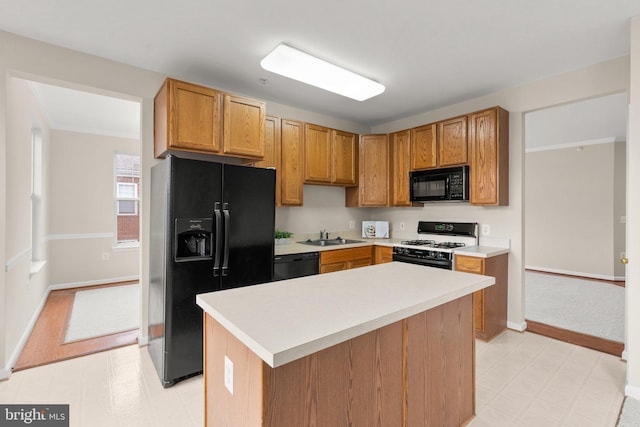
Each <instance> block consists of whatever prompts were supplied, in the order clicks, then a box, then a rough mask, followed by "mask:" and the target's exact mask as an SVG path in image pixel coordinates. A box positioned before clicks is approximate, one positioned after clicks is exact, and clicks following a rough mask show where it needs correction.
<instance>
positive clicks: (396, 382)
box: [204, 295, 475, 427]
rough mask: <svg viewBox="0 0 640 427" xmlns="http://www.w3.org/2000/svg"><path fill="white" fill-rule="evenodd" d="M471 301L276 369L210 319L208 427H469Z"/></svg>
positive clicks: (206, 320)
mask: <svg viewBox="0 0 640 427" xmlns="http://www.w3.org/2000/svg"><path fill="white" fill-rule="evenodd" d="M471 305H472V296H471V295H467V296H464V297H462V298H459V299H456V300H453V301H451V302H449V303H446V304H443V305H440V306H438V307H434V308H432V309H430V310H428V311H426V312H422V313H419V314H417V315H415V316H412V317H409V318H407V319H404V320H400V321H397V322H395V323H392V324H390V325H387V326H384V327H381V328H379V329H376V330H373V331H371V332H368V333H365V334H363V335H360V336H358V337H355V338H353V339H349V340H347V341H344V342H342V343H340V344H336V345H334V346H331V347H329V348H326V349H324V350H320V351H318V352H316V353H312V354H310V355H308V356H305V357H302V358H300V359H297V360H294V361H292V362H289V363H287V364H285V365H282V366H279V367H276V368H272V367H271V366H269V365H267V364H266V363H265V362H264V361H263V360H262V359H260V358H259V357H258V356H257V355H256V354H255V353H253V352H252V351H251V350H250V349H249V348H248V347H246V346H245V345H244V344H242V343H241V342H240V341H239V340H238V339H237V338H235V337H234V336H233V335H232V334H231V333H229V332H228V331H227V330H226V329H225V328H224V327H223V326H222V325H220V324H219V323H218V322H216V321H215V320H214V319H213V318H212V317H210V316H209V315H207V314H205V316H204V381H205V426H207V427H213V426H216V427H218V426H244V427H283V426H331V427H343V426H344V427H347V426H394V427H395V426H407V427H424V426H462V425H465V424H466V423H468V422H469V421H470V420H471V418H473V414H474V411H475V403H474V395H475V393H474V377H475V362H474V357H475V354H474V353H475V347H474V346H475V341H474V339H473V327H472V319H471ZM292 321H295V319H292ZM225 357H226V358H228V359H229V360H230V361H231V362H232V363H233V393H231V392H229V390H227V388H226V387H225V385H224V384H225V382H224V378H225V374H224V371H225Z"/></svg>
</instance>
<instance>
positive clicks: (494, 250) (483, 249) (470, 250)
mask: <svg viewBox="0 0 640 427" xmlns="http://www.w3.org/2000/svg"><path fill="white" fill-rule="evenodd" d="M403 240H406V239H362V242H360V243H350V244H345V245H335V246H311V245H305V244H302V243H298V242H294V243H291V244H288V245H276V246H275V247H274V248H275V255H289V254H297V253H305V252H320V251H332V250H336V249H347V248H357V247H360V246H373V245H375V246H387V247H392V246H393V245H394V244H399V243H400V242H402V241H403ZM509 252H510V249H509V248H502V247H495V246H483V245H480V246H465V247H462V248H457V249H454V250H453V253H454V254H459V255H467V256H475V257H479V258H490V257H494V256H497V255H502V254H506V253H509Z"/></svg>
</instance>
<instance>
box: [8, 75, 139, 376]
mask: <svg viewBox="0 0 640 427" xmlns="http://www.w3.org/2000/svg"><path fill="white" fill-rule="evenodd" d="M7 81H8V85H7V87H8V95H9V96H8V100H9V101H8V104H9V105H8V109H10V110H11V113H12V114H13V115H14V117H16V118H17V120H13V121H12V122H11V123H9V124H8V126H11V127H13V128H12V129H10V130H9V129H8V130H9V131H10V132H11V133H12V134H13V135H18V134H21V133H24V132H27V131H31V132H33V130H36V134H37V135H38V141H39V144H38V145H37V147H38V151H37V152H36V150H35V149H32V157H33V158H34V159H36V160H37V161H32V165H36V166H37V170H34V171H32V174H31V176H32V177H34V176H40V177H42V179H40V180H37V181H36V180H35V179H33V178H31V179H32V185H31V188H32V196H31V199H32V200H37V202H38V203H37V205H36V208H37V209H34V208H32V209H31V210H32V215H31V217H32V223H33V224H35V225H33V226H32V227H31V241H32V242H33V243H32V245H31V246H32V247H33V250H32V251H31V252H32V272H31V275H30V277H29V288H30V293H31V294H30V295H28V298H29V301H13V302H12V303H15V304H18V305H20V304H23V305H25V306H30V305H31V306H32V305H33V303H34V301H38V300H41V301H42V300H45V299H46V301H45V302H44V303H41V304H42V309H41V310H40V314H39V319H37V320H36V321H35V322H34V327H33V329H32V331H31V336H30V337H29V338H28V339H27V340H26V342H25V345H24V347H23V351H22V354H21V356H20V357H18V361H17V364H16V366H15V369H25V368H27V367H31V366H37V365H40V364H44V363H50V362H52V361H56V360H63V359H68V358H71V357H75V356H80V355H85V354H89V353H92V352H96V351H102V350H104V349H107V348H113V347H117V346H121V345H125V344H133V343H135V342H136V341H137V337H138V328H139V323H140V314H139V310H140V302H139V295H140V286H139V285H138V280H139V276H140V272H139V269H140V262H139V260H140V216H139V213H140V189H141V188H142V186H141V174H140V154H141V147H140V139H141V138H140V116H141V103H140V102H139V101H137V100H133V99H130V98H128V97H127V96H125V95H118V94H111V93H109V94H106V93H105V92H104V91H100V90H98V89H95V90H93V89H86V88H82V90H78V89H75V88H72V87H73V85H66V84H58V83H56V84H48V83H43V82H40V81H35V80H25V79H22V78H18V77H10V78H9V79H8V80H7ZM29 127H31V129H28V128H29ZM33 146H34V147H35V146H36V145H33ZM32 169H34V167H33V166H32ZM36 172H37V173H36ZM14 179H15V181H14V182H15V183H16V184H15V185H16V186H20V188H21V187H22V184H20V183H19V182H20V180H21V179H29V178H27V177H26V176H25V177H22V176H20V177H18V176H16V177H13V176H12V177H11V180H14ZM11 180H10V181H11ZM35 189H37V194H36V192H35ZM16 191H17V190H16ZM33 194H36V195H37V197H33ZM32 204H33V203H32ZM36 214H37V215H36ZM36 249H37V250H36ZM34 265H35V266H37V269H33V266H34ZM16 298H22V296H16ZM25 299H26V297H25ZM105 310H106V311H107V313H104V312H105ZM109 310H110V311H112V312H114V311H116V312H117V311H118V310H119V311H120V312H119V313H116V314H113V313H108V311H109ZM109 315H113V316H115V317H112V320H109V319H110V318H109V317H108V316H109ZM82 316H85V317H82ZM103 316H107V317H103ZM78 319H79V320H78ZM113 319H115V320H113ZM131 319H134V320H133V321H132V320H131ZM121 321H123V322H122V324H120V323H121ZM105 326H107V327H106V328H105ZM114 328H115V329H114ZM34 354H36V355H38V354H39V355H40V356H41V359H40V360H37V359H34V357H33V355H34Z"/></svg>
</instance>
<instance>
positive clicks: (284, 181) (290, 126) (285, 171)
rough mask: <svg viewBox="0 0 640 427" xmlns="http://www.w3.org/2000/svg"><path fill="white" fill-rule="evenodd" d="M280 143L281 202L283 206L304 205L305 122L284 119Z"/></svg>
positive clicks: (281, 126) (281, 125)
mask: <svg viewBox="0 0 640 427" xmlns="http://www.w3.org/2000/svg"><path fill="white" fill-rule="evenodd" d="M280 143H281V148H280V172H281V174H280V203H281V205H283V206H285V205H286V206H302V201H303V195H304V191H303V190H304V185H303V183H304V171H303V169H304V124H303V123H302V122H297V121H294V120H287V119H282V121H281V123H280Z"/></svg>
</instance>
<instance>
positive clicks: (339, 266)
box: [320, 262, 349, 274]
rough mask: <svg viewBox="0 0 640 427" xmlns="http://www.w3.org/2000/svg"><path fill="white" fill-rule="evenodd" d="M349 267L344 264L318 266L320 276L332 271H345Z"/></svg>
mask: <svg viewBox="0 0 640 427" xmlns="http://www.w3.org/2000/svg"><path fill="white" fill-rule="evenodd" d="M348 268H349V267H348V266H347V263H346V262H334V263H332V264H325V265H321V266H320V274H324V273H331V272H333V271H342V270H347V269H348Z"/></svg>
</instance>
